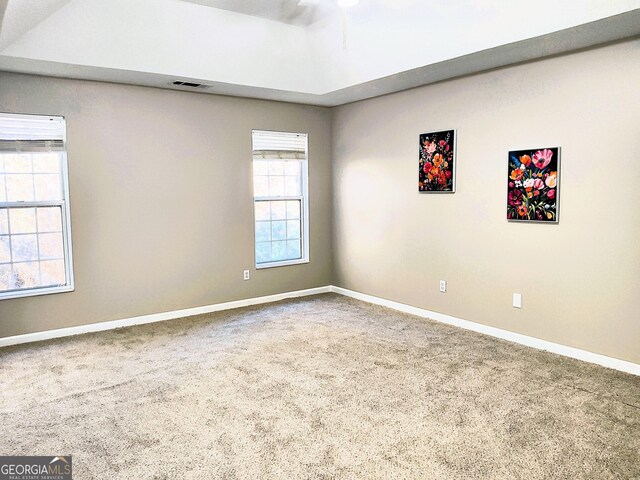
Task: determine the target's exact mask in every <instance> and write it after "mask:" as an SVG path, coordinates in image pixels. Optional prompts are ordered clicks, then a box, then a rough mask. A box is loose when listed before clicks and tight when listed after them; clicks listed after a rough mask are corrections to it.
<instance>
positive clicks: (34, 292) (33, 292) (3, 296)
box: [0, 285, 75, 301]
mask: <svg viewBox="0 0 640 480" xmlns="http://www.w3.org/2000/svg"><path fill="white" fill-rule="evenodd" d="M74 290H75V288H74V286H73V285H65V286H63V287H44V288H33V289H30V290H17V291H12V292H4V293H0V301H1V300H10V299H13V298H23V297H35V296H39V295H50V294H54V293H65V292H73V291H74Z"/></svg>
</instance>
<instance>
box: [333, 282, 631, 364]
mask: <svg viewBox="0 0 640 480" xmlns="http://www.w3.org/2000/svg"><path fill="white" fill-rule="evenodd" d="M330 289H331V292H333V293H339V294H340V295H344V296H346V297H351V298H355V299H357V300H362V301H363V302H368V303H373V304H375V305H382V306H383V307H387V308H392V309H393V310H398V311H400V312H404V313H409V314H411V315H416V316H418V317H423V318H430V319H431V320H435V321H436V322H440V323H446V324H448V325H453V326H455V327H460V328H464V329H465V330H473V331H474V332H478V333H483V334H485V335H489V336H491V337H496V338H501V339H503V340H508V341H510V342H514V343H519V344H520V345H525V346H527V347H533V348H536V349H538V350H544V351H547V352H551V353H557V354H558V355H562V356H565V357H570V358H575V359H577V360H582V361H583V362H589V363H595V364H596V365H601V366H603V367H607V368H612V369H614V370H619V371H621V372H626V373H630V374H632V375H639V376H640V365H638V364H636V363H631V362H627V361H625V360H619V359H617V358H611V357H607V356H605V355H600V354H598V353H592V352H588V351H586V350H581V349H579V348H574V347H567V346H565V345H561V344H559V343H553V342H548V341H546V340H541V339H539V338H535V337H529V336H527V335H522V334H520V333H514V332H510V331H508V330H502V329H501V328H496V327H490V326H488V325H483V324H480V323H475V322H471V321H469V320H463V319H461V318H457V317H453V316H451V315H446V314H443V313H438V312H432V311H430V310H426V309H424V308H418V307H412V306H411V305H406V304H404V303H399V302H394V301H393V300H387V299H384V298H380V297H375V296H373V295H367V294H366V293H360V292H354V291H353V290H348V289H346V288H342V287H335V286H331V288H330Z"/></svg>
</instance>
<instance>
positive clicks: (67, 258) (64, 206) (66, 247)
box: [0, 112, 75, 300]
mask: <svg viewBox="0 0 640 480" xmlns="http://www.w3.org/2000/svg"><path fill="white" fill-rule="evenodd" d="M5 115H6V116H10V117H18V118H20V117H24V118H25V119H28V118H32V117H42V118H50V119H59V120H61V121H62V122H63V123H64V132H63V140H62V141H63V150H62V152H60V159H61V161H60V181H61V188H62V192H61V193H62V194H61V197H62V198H61V200H56V201H53V200H48V201H33V202H31V201H20V202H0V209H7V210H8V209H9V208H30V207H60V209H61V216H62V218H61V222H62V241H63V254H64V270H65V278H66V279H67V284H66V285H59V286H55V287H33V288H25V289H22V290H9V291H6V292H0V300H9V299H12V298H23V297H35V296H38V295H49V294H54V293H63V292H72V291H74V290H75V283H74V276H73V253H72V248H71V208H70V205H69V204H70V201H69V169H68V163H67V121H66V118H65V117H64V116H61V115H32V114H15V113H7V112H0V116H5Z"/></svg>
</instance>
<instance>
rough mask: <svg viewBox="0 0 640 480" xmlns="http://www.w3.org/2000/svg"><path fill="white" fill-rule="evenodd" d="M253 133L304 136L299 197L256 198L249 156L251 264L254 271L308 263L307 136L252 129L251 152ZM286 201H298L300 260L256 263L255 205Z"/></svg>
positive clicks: (252, 161) (252, 169)
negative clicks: (251, 201) (303, 156)
mask: <svg viewBox="0 0 640 480" xmlns="http://www.w3.org/2000/svg"><path fill="white" fill-rule="evenodd" d="M254 132H273V133H289V134H296V135H304V136H305V159H304V160H302V161H300V167H301V168H300V176H301V195H299V196H297V195H294V196H292V195H288V196H282V197H271V196H267V197H264V196H260V197H256V195H255V189H254V180H255V175H254V159H253V154H252V156H251V195H252V197H253V218H252V221H253V264H254V265H255V268H256V270H263V269H266V268H277V267H287V266H290V265H301V264H305V263H309V261H310V260H309V134H308V133H305V132H291V131H287V132H285V131H282V130H265V129H253V130H251V151H252V152H253V134H254ZM287 200H299V201H300V222H301V223H300V227H301V228H300V248H301V249H302V252H301V253H302V255H301V257H300V258H296V259H292V260H278V261H275V262H265V263H258V258H257V255H256V244H257V242H256V203H257V202H270V201H287Z"/></svg>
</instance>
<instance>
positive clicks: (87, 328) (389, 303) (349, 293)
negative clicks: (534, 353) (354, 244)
mask: <svg viewBox="0 0 640 480" xmlns="http://www.w3.org/2000/svg"><path fill="white" fill-rule="evenodd" d="M329 292H332V293H337V294H340V295H344V296H346V297H351V298H355V299H357V300H361V301H363V302H368V303H373V304H375V305H381V306H383V307H387V308H391V309H393V310H398V311H400V312H404V313H408V314H411V315H416V316H418V317H423V318H429V319H431V320H435V321H436V322H440V323H446V324H447V325H453V326H455V327H459V328H464V329H465V330H472V331H474V332H478V333H482V334H484V335H489V336H491V337H496V338H501V339H503V340H508V341H510V342H514V343H518V344H520V345H525V346H527V347H533V348H536V349H538V350H544V351H547V352H551V353H556V354H558V355H562V356H565V357H569V358H575V359H577V360H582V361H583V362H588V363H595V364H596V365H601V366H603V367H607V368H612V369H614V370H619V371H621V372H626V373H630V374H632V375H638V376H640V365H638V364H636V363H631V362H627V361H625V360H619V359H617V358H611V357H607V356H605V355H600V354H598V353H592V352H588V351H586V350H580V349H579V348H574V347H567V346H565V345H560V344H559V343H553V342H548V341H546V340H541V339H539V338H535V337H529V336H527V335H522V334H519V333H514V332H510V331H508V330H502V329H500V328H496V327H490V326H488V325H483V324H480V323H475V322H471V321H469V320H463V319H461V318H457V317H453V316H451V315H446V314H444V313H438V312H433V311H431V310H426V309H424V308H418V307H412V306H411V305H406V304H404V303H400V302H394V301H393V300H387V299H384V298H380V297H376V296H373V295H367V294H366V293H360V292H355V291H353V290H348V289H346V288H342V287H336V286H334V285H327V286H325V287H316V288H309V289H307V290H296V291H293V292H285V293H277V294H275V295H267V296H264V297H254V298H248V299H245V300H236V301H233V302H225V303H217V304H214V305H205V306H202V307H194V308H186V309H183V310H173V311H170V312H162V313H153V314H150V315H142V316H139V317H131V318H125V319H122V320H112V321H108V322H100V323H92V324H89V325H80V326H77V327H69V328H60V329H57V330H47V331H44V332H36V333H27V334H24V335H15V336H13V337H5V338H0V347H7V346H9V345H19V344H22V343H31V342H37V341H41V340H50V339H53V338H61V337H69V336H72V335H80V334H83V333H91V332H102V331H104V330H112V329H114V328H122V327H129V326H132V325H143V324H145V323H154V322H162V321H165V320H173V319H176V318H183V317H191V316H194V315H201V314H203V313H212V312H219V311H222V310H231V309H234V308H241V307H248V306H251V305H260V304H264V303H272V302H277V301H280V300H285V299H287V298H297V297H306V296H310V295H318V294H321V293H329Z"/></svg>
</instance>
